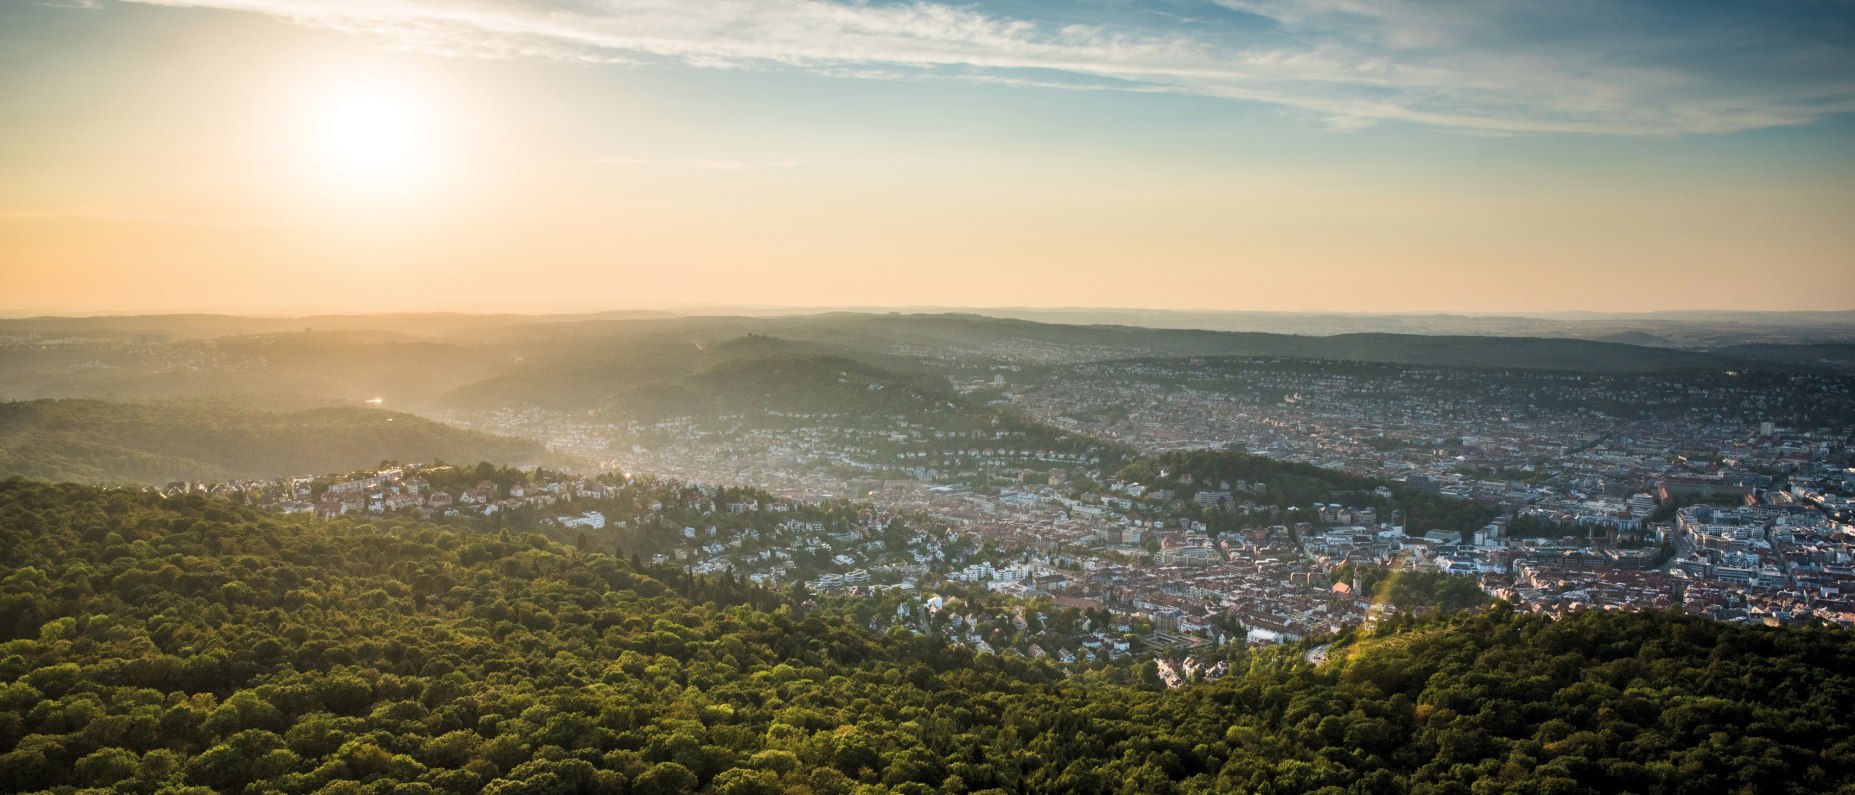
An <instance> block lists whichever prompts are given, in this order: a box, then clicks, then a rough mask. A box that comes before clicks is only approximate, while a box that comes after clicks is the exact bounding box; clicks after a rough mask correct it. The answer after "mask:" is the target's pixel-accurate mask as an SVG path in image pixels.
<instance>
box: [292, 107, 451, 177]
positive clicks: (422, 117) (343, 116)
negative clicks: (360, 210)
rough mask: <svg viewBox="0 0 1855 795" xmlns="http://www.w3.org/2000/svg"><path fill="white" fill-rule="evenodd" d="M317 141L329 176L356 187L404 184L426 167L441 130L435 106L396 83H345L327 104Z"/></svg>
mask: <svg viewBox="0 0 1855 795" xmlns="http://www.w3.org/2000/svg"><path fill="white" fill-rule="evenodd" d="M321 105H322V106H321V108H320V109H319V113H318V115H317V119H316V127H317V129H316V134H315V140H316V142H317V145H318V146H319V148H320V149H321V150H322V151H321V155H322V156H321V158H320V159H321V160H322V166H323V167H324V168H326V169H328V173H327V174H325V176H327V177H330V178H333V179H335V180H337V181H340V182H344V183H347V184H350V185H353V186H359V187H367V188H383V187H390V186H399V185H404V184H405V183H407V182H409V181H413V180H414V179H415V178H416V177H418V176H419V172H421V171H422V170H424V168H425V166H426V165H427V163H426V162H425V161H426V160H427V159H428V158H427V156H428V154H429V151H430V149H431V147H432V145H433V143H434V141H433V138H434V137H435V135H436V133H437V130H436V129H435V126H434V125H433V123H432V119H431V114H430V111H429V110H428V109H427V108H426V107H424V106H423V105H422V104H421V103H420V102H419V100H418V98H417V97H416V96H415V95H412V94H410V93H408V92H406V91H404V90H403V89H400V88H398V87H396V86H392V85H388V84H382V83H360V84H357V85H352V86H344V87H342V88H341V89H339V90H337V91H335V92H333V93H332V95H331V96H330V97H329V98H328V99H327V100H326V101H325V102H323V103H321Z"/></svg>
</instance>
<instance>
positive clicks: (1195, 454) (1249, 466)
mask: <svg viewBox="0 0 1855 795" xmlns="http://www.w3.org/2000/svg"><path fill="white" fill-rule="evenodd" d="M1115 477H1117V478H1119V479H1121V480H1126V481H1129V482H1134V483H1142V484H1145V485H1147V486H1149V487H1153V488H1164V489H1168V490H1172V491H1174V492H1176V495H1177V496H1178V497H1179V498H1180V499H1181V501H1182V500H1183V499H1184V498H1188V497H1190V496H1191V495H1192V494H1193V493H1195V492H1196V491H1198V490H1199V489H1205V488H1210V487H1211V485H1210V484H1217V483H1223V482H1236V481H1247V482H1252V483H1261V484H1266V485H1267V490H1266V493H1264V494H1261V495H1257V496H1255V497H1252V498H1251V499H1253V500H1255V501H1256V502H1258V503H1261V504H1262V505H1265V506H1268V507H1270V508H1273V509H1274V511H1275V513H1274V514H1273V516H1275V517H1281V516H1285V515H1286V513H1285V510H1286V509H1288V508H1290V507H1291V506H1306V505H1308V504H1310V503H1314V502H1320V501H1325V500H1329V499H1338V498H1342V497H1343V498H1344V499H1345V500H1346V501H1347V502H1348V504H1351V505H1362V506H1372V507H1375V508H1379V509H1382V510H1384V511H1385V516H1386V518H1390V515H1391V511H1392V510H1394V509H1395V510H1398V511H1402V512H1403V514H1404V521H1405V525H1406V527H1407V528H1408V531H1409V532H1410V533H1412V534H1421V533H1424V532H1427V531H1430V530H1445V531H1452V532H1459V533H1473V532H1474V531H1476V530H1478V529H1480V528H1481V527H1482V525H1484V524H1486V523H1487V522H1488V520H1490V519H1493V518H1494V517H1495V516H1496V515H1497V514H1499V513H1500V512H1499V511H1498V510H1496V509H1494V508H1490V507H1488V506H1486V505H1481V504H1478V503H1475V502H1472V501H1470V500H1466V499H1458V498H1453V497H1444V496H1441V495H1438V494H1432V493H1428V492H1425V491H1422V490H1420V489H1415V488H1412V487H1410V486H1408V485H1406V484H1404V483H1399V482H1396V481H1387V480H1382V479H1379V478H1372V477H1365V476H1363V475H1352V474H1348V473H1346V472H1343V471H1340V470H1337V469H1328V468H1325V467H1317V466H1314V465H1313V464H1303V463H1300V462H1297V461H1281V460H1277V459H1273V458H1265V457H1263V456H1258V455H1249V454H1247V453H1238V452H1232V451H1225V450H1189V451H1182V452H1174V453H1165V454H1162V455H1157V456H1148V457H1143V458H1140V459H1137V460H1135V461H1134V462H1132V463H1130V464H1128V465H1127V466H1125V467H1122V468H1121V470H1120V471H1119V472H1117V473H1116V474H1115ZM1380 487H1383V488H1385V489H1387V490H1389V491H1390V492H1391V495H1392V496H1391V497H1390V498H1389V499H1387V498H1382V497H1379V496H1377V495H1375V494H1374V493H1373V491H1374V490H1375V489H1378V488H1380ZM1200 518H1202V519H1204V520H1205V521H1206V523H1207V524H1208V525H1210V526H1212V527H1213V528H1216V529H1229V527H1230V526H1236V525H1241V524H1242V523H1243V521H1244V517H1241V516H1230V515H1228V514H1224V515H1219V514H1218V513H1217V512H1216V510H1215V509H1202V513H1201V515H1200Z"/></svg>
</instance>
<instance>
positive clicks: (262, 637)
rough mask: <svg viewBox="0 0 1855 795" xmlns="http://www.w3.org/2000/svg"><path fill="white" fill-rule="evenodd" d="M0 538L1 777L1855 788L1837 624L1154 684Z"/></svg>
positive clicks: (1656, 627) (1089, 786)
mask: <svg viewBox="0 0 1855 795" xmlns="http://www.w3.org/2000/svg"><path fill="white" fill-rule="evenodd" d="M0 532H4V535H5V538H4V540H5V543H4V544H3V545H0V572H4V574H3V576H0V636H4V640H3V641H0V787H4V788H6V789H9V790H13V791H60V792H74V791H76V790H77V789H79V788H97V789H114V790H120V791H129V792H158V791H165V792H211V791H219V792H254V793H255V792H273V791H274V792H290V793H296V792H328V793H343V792H394V793H400V792H406V793H436V792H460V793H473V792H493V793H514V792H524V793H526V792H534V793H543V792H545V793H570V792H611V793H627V792H628V793H640V794H641V795H643V794H650V793H685V792H714V793H726V794H728V795H740V794H742V793H819V794H823V793H858V792H861V793H884V792H895V793H924V792H949V793H966V792H1039V793H1044V792H1048V793H1057V792H1063V793H1070V792H1074V793H1111V792H1112V793H1130V794H1131V793H1168V792H1212V791H1221V792H1278V793H1287V792H1324V793H1345V792H1361V793H1365V792H1373V793H1378V792H1391V793H1396V792H1412V793H1483V792H1528V793H1577V792H1608V791H1632V792H1645V793H1661V792H1665V793H1688V792H1691V793H1717V792H1747V793H1789V792H1796V793H1804V792H1831V791H1837V790H1841V791H1845V792H1847V791H1855V743H1852V742H1851V740H1852V738H1855V735H1852V733H1851V729H1850V724H1849V717H1848V713H1847V711H1846V709H1845V706H1846V705H1847V704H1848V703H1850V701H1851V699H1852V698H1855V639H1852V638H1851V636H1850V635H1848V634H1847V633H1843V632H1836V631H1830V630H1819V629H1769V628H1764V627H1739V626H1731V625H1727V624H1722V623H1713V622H1708V621H1704V620H1701V619H1696V618H1691V617H1685V616H1680V615H1674V614H1585V615H1579V616H1576V617H1573V618H1569V619H1565V620H1560V621H1551V620H1547V619H1543V618H1538V617H1532V616H1523V615H1517V614H1514V613H1512V612H1510V611H1507V610H1503V609H1495V610H1490V611H1485V612H1470V613H1464V614H1460V615H1458V616H1456V617H1453V618H1449V619H1429V620H1421V619H1409V618H1402V619H1397V620H1393V621H1390V622H1388V623H1386V624H1382V625H1380V626H1378V627H1376V628H1375V629H1374V630H1372V631H1371V632H1370V633H1365V632H1353V633H1349V634H1347V635H1345V636H1342V637H1339V638H1334V639H1328V640H1327V641H1325V643H1326V644H1327V645H1326V648H1325V649H1324V651H1325V662H1322V663H1319V664H1315V663H1313V662H1310V661H1309V660H1310V655H1308V654H1306V652H1307V649H1305V648H1300V647H1287V648H1277V649H1272V650H1262V651H1255V652H1250V653H1248V654H1241V655H1238V656H1236V657H1235V658H1234V659H1235V662H1236V665H1234V666H1233V669H1232V672H1231V674H1230V675H1228V676H1226V677H1224V678H1223V679H1221V680H1220V681H1217V682H1215V683H1210V684H1201V685H1193V686H1188V687H1185V688H1182V689H1179V690H1172V691H1168V690H1164V689H1162V688H1158V687H1155V686H1151V685H1148V684H1144V683H1143V681H1142V679H1141V678H1139V677H1135V676H1130V675H1128V673H1127V670H1126V668H1117V669H1110V670H1107V671H1099V672H1092V673H1089V674H1086V675H1077V676H1066V675H1064V674H1063V673H1062V672H1061V671H1060V670H1059V669H1057V668H1055V667H1054V666H1051V665H1048V664H1045V663H1042V662H1036V661H1027V660H1022V659H1011V658H1001V657H997V656H993V655H975V654H973V653H971V652H968V651H962V650H957V649H953V648H950V647H947V646H945V645H943V644H941V643H940V642H938V641H932V640H928V639H924V638H921V637H917V636H914V635H911V634H909V633H907V632H906V631H903V630H894V631H891V632H889V633H887V634H883V635H871V634H869V633H867V632H865V631H863V630H862V629H861V628H860V627H859V626H857V625H856V624H854V623H852V622H851V621H850V620H849V619H848V618H847V617H846V615H845V614H844V613H843V612H841V611H842V609H841V608H840V607H839V606H838V603H836V602H834V601H833V600H829V599H824V600H817V601H815V602H814V601H813V600H808V599H803V598H802V595H801V594H794V593H776V592H771V591H765V590H759V589H755V588H751V587H748V586H746V585H744V584H742V583H740V582H739V581H737V580H735V579H733V578H732V577H727V576H724V577H722V578H719V579H700V578H691V577H689V576H688V575H685V574H682V573H679V572H677V571H675V570H673V569H669V568H658V567H647V566H640V565H638V564H636V563H633V562H627V561H626V560H624V559H620V558H618V557H616V556H613V555H608V554H605V553H603V552H600V551H596V550H593V549H586V548H577V547H572V546H562V545H559V544H556V543H553V542H550V541H549V540H547V539H545V538H543V537H541V536H538V535H529V536H511V535H510V534H508V533H506V532H504V533H477V532H472V531H463V530H456V529H447V528H440V527H432V526H427V525H420V524H416V523H411V522H402V521H398V520H374V521H373V522H354V521H343V520H335V521H320V520H314V519H309V518H306V517H301V516H291V517H286V516H281V515H273V514H265V513H261V512H258V511H255V510H252V509H249V508H245V507H242V506H237V505H234V504H231V503H228V502H224V501H221V500H218V499H216V498H209V497H201V496H185V497H178V498H172V499H166V500H163V499H161V498H160V497H158V496H155V495H151V494H147V493H142V492H133V491H107V490H100V489H96V488H91V487H85V486H77V485H70V484H63V485H50V484H42V483H34V482H29V481H24V480H20V479H12V480H8V481H0ZM795 598H797V600H798V601H797V603H796V604H795V603H794V601H795Z"/></svg>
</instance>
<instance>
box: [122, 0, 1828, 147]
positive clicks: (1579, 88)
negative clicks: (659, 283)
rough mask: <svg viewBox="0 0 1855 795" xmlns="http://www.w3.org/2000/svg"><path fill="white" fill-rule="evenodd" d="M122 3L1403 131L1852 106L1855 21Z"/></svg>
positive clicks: (1490, 1)
mask: <svg viewBox="0 0 1855 795" xmlns="http://www.w3.org/2000/svg"><path fill="white" fill-rule="evenodd" d="M131 2H147V3H153V4H157V5H174V6H202V7H212V8H221V9H228V10H239V11H248V12H257V13H263V14H268V15H271V16H275V17H278V18H282V19H286V20H290V21H293V22H296V23H298V24H304V25H311V26H316V27H322V28H329V29H335V30H340V31H346V32H350V33H354V34H357V35H363V36H368V37H373V38H377V39H381V40H383V41H385V42H388V43H390V44H391V45H392V46H395V47H400V48H405V49H410V50H416V51H420V52H427V53H436V54H443V55H449V56H457V57H494V58H544V59H555V60H572V61H589V62H611V63H630V62H639V63H661V62H670V63H680V64H685V65H691V66H696V67H702V68H762V69H766V68H777V69H796V70H810V71H821V72H829V73H832V74H839V75H844V74H848V75H854V76H859V77H869V78H872V79H890V78H893V77H895V76H896V75H898V74H907V73H910V72H912V73H915V74H927V75H931V76H948V75H951V76H955V77H959V78H962V79H972V80H985V81H993V82H1007V83H1013V84H1021V85H1034V86H1049V87H1061V88H1087V89H1102V88H1111V89H1119V90H1132V91H1164V92H1174V93H1182V94H1192V95H1201V96H1209V97H1221V98H1228V99H1234V100H1248V101H1255V102H1264V103H1271V104H1275V105H1280V106H1285V107H1290V108H1295V109H1298V110H1301V111H1305V112H1307V113H1309V114H1310V115H1311V116H1312V117H1313V118H1316V119H1320V120H1322V121H1324V122H1326V123H1327V124H1328V125H1330V126H1331V127H1333V128H1335V129H1341V130H1345V129H1355V128H1357V127H1360V126H1364V125H1366V124H1369V123H1371V122H1374V121H1385V120H1402V121H1409V122H1416V123H1421V124H1429V125H1436V126H1443V127H1455V128H1470V129H1477V130H1493V131H1513V132H1582V133H1600V134H1630V135H1667V134H1681V133H1708V132H1727V131H1736V130H1746V129H1755V128H1761V127H1771V126H1782V125H1794V124H1804V123H1808V122H1811V121H1815V120H1817V119H1821V118H1824V117H1826V116H1829V115H1833V114H1839V113H1847V112H1851V111H1855V35H1851V31H1852V30H1855V10H1852V9H1851V6H1849V5H1848V4H1846V3H1838V2H1809V0H1768V2H1761V3H1756V4H1743V3H1728V2H1721V1H1720V0H1676V1H1673V2H1671V0H1586V1H1584V2H1573V3H1568V2H1561V1H1559V0H1510V1H1509V2H1502V1H1501V0H1369V1H1368V0H1216V2H1201V3H1196V4H1193V3H1183V4H1181V3H1166V4H1164V8H1163V9H1160V10H1162V11H1164V13H1128V11H1127V10H1126V8H1125V6H1127V5H1128V4H1102V5H1094V4H1089V5H1086V6H1079V5H1077V4H1065V3H1052V4H1050V5H1049V6H1048V7H1046V8H1043V9H1040V10H1036V11H1027V10H1025V9H1026V8H1027V6H1026V4H1023V3H1016V4H1013V6H1012V8H1013V11H1011V12H1009V13H1007V12H1004V11H991V10H988V9H986V8H985V7H983V6H979V5H949V4H943V3H934V2H902V3H894V2H871V1H870V0H848V1H847V2H830V1H828V0H636V1H635V2H627V1H625V0H556V1H555V2H522V0H459V1H457V2H440V1H439V0H326V1H318V0H131ZM1131 5H1133V6H1134V7H1135V9H1136V10H1137V11H1145V10H1146V9H1139V8H1138V7H1139V6H1140V5H1141V4H1140V3H1133V4H1131ZM1165 9H1170V11H1166V10H1165ZM1173 12H1180V13H1177V14H1175V13H1173ZM1079 15H1081V16H1079ZM1088 15H1093V16H1092V17H1091V16H1088Z"/></svg>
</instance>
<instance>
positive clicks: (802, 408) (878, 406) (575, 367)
mask: <svg viewBox="0 0 1855 795" xmlns="http://www.w3.org/2000/svg"><path fill="white" fill-rule="evenodd" d="M875 362H882V363H884V364H890V365H899V366H901V367H907V364H908V363H907V362H905V361H898V360H896V359H895V358H894V357H887V356H883V355H880V354H870V353H861V352H854V351H847V350H844V349H842V348H839V347H835V346H829V345H824V344H820V343H811V342H794V341H791V340H784V339H778V338H771V337H764V336H758V335H748V336H742V337H736V338H731V339H724V340H716V341H710V342H707V343H704V342H700V341H696V340H691V339H688V338H684V337H679V336H652V337H647V338H644V339H639V340H625V341H623V342H622V343H621V342H619V341H611V344H610V346H609V347H607V346H587V345H584V344H577V343H572V342H561V343H559V344H558V345H556V346H553V347H552V348H549V349H547V350H546V351H545V352H543V353H540V354H537V355H536V356H534V357H533V358H530V359H528V360H526V361H524V363H523V364H522V365H521V366H520V367H519V368H517V369H516V370H515V371H514V372H511V373H509V374H506V375H501V376H497V377H495V378H490V379H485V380H483V381H479V382H477V383H473V384H467V385H465V386H462V387H459V388H457V389H455V390H453V391H452V392H451V393H450V394H448V395H446V396H445V397H444V398H443V399H442V401H441V405H445V406H449V407H455V408H465V409H470V408H487V407H493V406H506V405H516V406H540V407H545V408H553V409H561V410H570V411H583V410H606V411H610V412H613V413H615V414H617V415H618V416H621V417H625V418H641V419H651V418H657V417H663V416H686V415H712V414H721V413H742V412H760V411H765V410H775V411H788V412H858V413H877V414H898V413H899V414H910V413H931V412H944V411H947V410H950V409H951V408H953V407H952V406H950V405H949V404H950V403H953V402H955V401H956V400H957V399H956V397H955V395H954V393H953V391H952V389H950V388H949V387H948V385H947V382H946V379H944V378H941V377H939V376H935V375H932V374H929V373H925V372H921V371H919V370H918V369H916V370H908V369H901V370H892V369H888V368H886V367H883V366H880V365H878V364H876V363H875Z"/></svg>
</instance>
